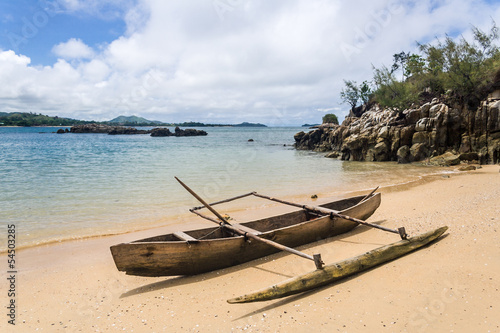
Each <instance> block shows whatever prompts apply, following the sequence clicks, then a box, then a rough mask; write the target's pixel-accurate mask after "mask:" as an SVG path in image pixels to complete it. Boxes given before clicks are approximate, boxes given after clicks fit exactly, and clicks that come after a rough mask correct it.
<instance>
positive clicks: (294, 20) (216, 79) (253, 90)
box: [0, 0, 500, 125]
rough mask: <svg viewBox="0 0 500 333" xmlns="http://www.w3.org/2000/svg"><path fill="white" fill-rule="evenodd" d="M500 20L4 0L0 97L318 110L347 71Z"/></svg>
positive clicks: (216, 109)
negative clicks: (436, 39)
mask: <svg viewBox="0 0 500 333" xmlns="http://www.w3.org/2000/svg"><path fill="white" fill-rule="evenodd" d="M492 19H493V20H495V21H496V22H500V1H486V0H484V1H481V0H473V1H466V0H423V1H397V0H373V1H361V0H353V1H340V0H286V1H285V0H275V1H266V0H191V1H186V0H169V1H165V0H101V1H99V0H85V1H81V0H31V1H30V0H17V1H14V0H3V1H2V2H0V26H1V28H0V111H3V112H14V111H22V112H37V113H38V112H40V113H43V114H49V115H58V116H63V117H71V118H78V119H86V120H91V119H94V120H108V119H112V118H114V117H116V116H118V115H139V116H143V117H146V118H148V119H157V120H162V121H167V122H181V121H202V122H207V123H239V122H242V121H249V122H261V123H265V124H268V125H301V124H303V123H317V122H320V121H321V118H322V116H323V115H324V114H325V113H335V114H337V116H339V118H340V119H343V117H344V116H345V115H346V114H347V113H348V109H349V106H348V105H342V104H340V97H339V93H340V90H341V89H342V86H343V80H344V79H347V80H356V81H358V82H362V81H363V80H370V79H371V77H372V65H374V66H376V67H379V66H381V65H383V64H385V65H387V66H390V65H391V64H392V55H393V54H395V53H399V52H401V51H406V52H408V51H410V52H417V47H416V42H417V41H419V42H428V41H433V40H434V39H435V37H436V36H443V35H444V34H446V33H448V34H451V35H456V36H459V35H464V36H466V37H467V36H468V35H469V34H470V27H471V25H475V26H477V27H479V28H481V29H483V30H488V29H489V28H490V26H491V20H492Z"/></svg>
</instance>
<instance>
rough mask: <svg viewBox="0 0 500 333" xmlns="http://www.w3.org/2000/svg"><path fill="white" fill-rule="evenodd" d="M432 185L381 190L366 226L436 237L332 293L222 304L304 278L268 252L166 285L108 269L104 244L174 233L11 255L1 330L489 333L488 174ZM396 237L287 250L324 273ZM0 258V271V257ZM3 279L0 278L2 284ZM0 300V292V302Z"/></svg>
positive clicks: (496, 323)
mask: <svg viewBox="0 0 500 333" xmlns="http://www.w3.org/2000/svg"><path fill="white" fill-rule="evenodd" d="M434 178H435V179H430V180H429V181H427V180H425V181H419V182H418V184H410V185H406V186H401V187H399V188H398V189H397V190H396V189H391V188H382V189H381V190H380V192H382V204H381V206H380V207H379V209H378V210H377V211H376V212H375V214H374V215H373V216H372V217H371V218H370V219H369V220H368V221H370V222H376V223H382V225H384V226H387V227H400V226H405V228H406V229H407V231H408V232H409V233H410V234H417V233H421V232H424V231H428V230H430V229H432V228H434V227H438V226H442V225H448V226H449V227H450V229H449V231H448V232H447V235H446V236H445V237H444V238H442V239H441V240H440V241H438V242H436V243H434V244H432V245H430V246H428V247H426V248H424V249H422V250H420V251H417V252H415V253H413V254H410V255H407V256H405V257H402V258H400V259H398V260H395V261H392V262H390V263H388V264H385V265H382V266H379V267H377V268H374V269H371V270H369V271H367V272H365V273H362V274H357V275H355V276H354V277H351V278H348V279H346V280H343V281H341V282H339V283H336V284H332V285H329V286H327V287H323V288H320V289H318V290H314V291H312V292H308V293H305V294H302V295H297V296H292V297H288V298H285V299H282V300H275V301H267V302H263V303H250V304H241V305H230V304H227V303H226V300H227V299H229V298H232V297H236V296H239V295H241V294H244V293H247V292H251V291H253V290H257V289H261V288H263V287H267V286H269V285H272V284H275V283H277V282H280V281H282V280H285V279H287V278H289V277H291V276H296V275H298V274H302V273H304V272H307V271H310V270H312V269H313V267H311V264H310V262H309V261H305V260H304V259H302V258H299V257H296V256H293V255H289V254H285V253H277V254H274V255H271V256H268V257H265V258H261V259H257V260H254V261H252V262H249V263H245V264H242V265H239V266H234V267H231V268H228V269H223V270H219V271H214V272H210V273H205V274H200V275H196V276H191V277H170V278H169V277H159V278H145V277H135V276H127V275H125V274H124V273H121V272H118V271H117V270H116V267H115V266H114V263H113V261H112V258H111V254H110V251H109V246H110V245H114V244H116V243H117V242H126V241H131V240H135V239H138V238H140V237H143V236H144V237H146V236H148V233H149V234H151V233H158V232H168V231H169V229H173V228H172V227H175V226H166V227H164V228H160V229H161V230H160V229H152V230H149V231H143V232H138V233H129V234H123V235H118V236H107V237H96V238H93V239H86V240H77V241H73V242H63V243H60V244H51V245H46V246H39V247H35V248H29V249H24V250H20V251H19V252H18V253H17V258H16V259H18V263H17V265H18V266H17V269H18V274H17V275H18V281H19V282H18V285H17V295H16V304H17V306H18V307H17V309H16V311H17V312H16V326H15V329H14V330H13V332H33V331H37V330H38V331H49V332H54V331H66V330H70V331H85V332H107V331H115V330H120V331H123V330H125V331H135V332H141V331H144V330H148V331H165V330H168V331H176V332H198V331H199V332H218V331H224V332H229V331H251V332H252V331H254V332H255V331H259V332H269V331H272V332H287V331H290V327H293V331H294V332H310V331H315V332H331V331H332V329H333V330H335V329H337V330H338V331H341V332H352V331H366V332H387V331H398V332H436V331H440V332H442V331H455V332H466V331H472V330H481V331H484V332H487V331H488V330H490V331H491V332H493V331H498V330H499V329H500V319H499V318H498V316H496V312H497V311H498V308H500V291H499V287H498V285H499V281H498V276H500V255H499V253H500V239H499V233H500V230H499V223H500V217H499V216H500V174H499V167H498V165H487V166H483V168H482V169H479V170H476V171H472V172H466V173H459V174H451V175H450V176H449V177H439V176H437V177H434ZM325 199H326V198H325ZM318 202H319V201H315V203H318ZM271 208H272V207H271ZM256 211H257V209H255V210H250V211H243V212H241V214H242V215H243V216H245V215H246V216H247V217H248V216H253V214H254V213H255V212H256ZM195 218H196V217H195ZM196 225H199V227H204V226H206V225H207V224H206V222H204V221H201V222H196V221H193V222H192V224H190V228H191V227H195V226H196ZM396 238H397V236H395V235H393V234H388V233H384V232H382V231H380V230H375V229H369V228H367V227H364V226H359V227H357V228H356V229H354V230H353V231H351V232H350V233H347V234H343V235H340V236H337V237H334V238H331V239H327V240H322V241H319V242H316V243H312V244H308V245H305V246H302V247H299V248H298V249H299V250H302V251H305V252H306V253H318V252H319V253H321V254H322V257H323V260H324V261H325V262H326V263H331V262H335V261H338V260H340V259H346V258H349V257H352V256H354V255H357V254H360V253H362V252H364V251H368V250H370V249H373V248H376V247H378V246H380V245H384V244H388V243H391V242H394V241H396V240H397V239H396ZM0 258H1V259H0V260H2V261H4V262H6V259H7V256H6V255H5V254H2V255H0ZM5 275H6V271H5V270H3V271H2V277H1V278H2V280H4V281H5V280H6V278H5ZM4 283H5V282H4ZM6 297H7V293H3V295H2V299H1V300H2V304H7V303H6V302H7V301H8V299H7V298H6ZM7 319H8V318H4V319H3V320H2V322H0V327H7V328H9V329H11V330H12V326H11V325H9V326H5V325H7Z"/></svg>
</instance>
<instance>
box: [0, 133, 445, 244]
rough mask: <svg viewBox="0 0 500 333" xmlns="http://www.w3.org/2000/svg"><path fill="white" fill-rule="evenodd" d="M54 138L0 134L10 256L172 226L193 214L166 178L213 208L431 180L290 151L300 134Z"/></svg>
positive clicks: (401, 169)
mask: <svg viewBox="0 0 500 333" xmlns="http://www.w3.org/2000/svg"><path fill="white" fill-rule="evenodd" d="M56 130H57V128H47V127H36V128H21V127H19V128H6V127H0V177H1V178H0V179H1V191H0V221H1V222H2V226H5V225H7V224H15V225H16V229H17V244H18V246H32V245H36V244H43V243H48V242H53V241H61V240H66V239H74V238H82V237H88V236H96V235H105V234H116V233H123V232H127V231H133V230H140V229H147V228H151V227H155V226H160V225H167V224H169V223H179V216H182V215H183V214H186V212H187V210H188V208H190V207H193V206H197V205H199V204H198V203H197V202H195V201H194V200H193V199H192V198H191V197H190V195H189V194H188V193H187V192H186V191H185V190H184V189H183V188H182V187H181V186H180V185H179V184H178V183H177V182H176V181H175V179H174V176H177V177H179V178H180V179H181V180H183V181H184V182H185V183H186V184H188V185H189V186H190V187H191V188H192V189H193V190H195V191H196V192H198V193H199V194H200V195H202V196H203V197H204V198H205V199H207V201H209V202H212V201H217V200H220V199H225V198H229V197H232V196H236V195H239V194H243V193H247V192H251V191H258V192H260V193H263V194H268V195H272V196H277V197H283V198H288V199H293V198H294V197H300V196H304V195H307V196H309V195H311V194H318V195H320V196H322V197H325V196H334V195H340V194H342V193H344V192H346V191H352V190H361V189H369V188H373V187H375V186H377V185H382V186H387V185H391V184H400V183H405V182H408V181H412V180H416V179H418V178H419V177H420V176H422V175H425V174H429V173H433V172H436V169H429V168H426V167H420V166H414V165H398V164H396V163H363V162H362V163H360V162H343V161H339V160H334V159H328V158H324V157H323V156H324V154H322V153H314V152H307V151H297V150H295V149H294V148H293V147H292V145H293V142H294V140H293V135H294V134H295V133H297V132H299V131H301V130H306V131H307V129H303V128H298V127H297V128H281V127H274V128H251V127H246V128H245V127H243V128H233V127H208V128H203V130H205V131H207V132H208V136H200V137H179V138H177V137H160V138H154V137H150V136H149V135H119V136H112V135H106V134H54V133H52V132H55V131H56ZM249 139H253V140H254V142H248V140H249ZM174 221H175V222H174ZM3 234H5V232H4V233H3ZM1 239H2V243H3V244H5V243H4V242H3V236H2V238H1ZM0 251H5V245H2V248H1V249H0Z"/></svg>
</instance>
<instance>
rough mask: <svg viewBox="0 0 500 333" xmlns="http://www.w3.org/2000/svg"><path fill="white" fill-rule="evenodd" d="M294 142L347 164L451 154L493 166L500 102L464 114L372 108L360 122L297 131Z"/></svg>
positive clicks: (497, 157)
mask: <svg viewBox="0 0 500 333" xmlns="http://www.w3.org/2000/svg"><path fill="white" fill-rule="evenodd" d="M294 139H295V147H296V148H297V149H301V150H315V151H319V152H327V151H333V152H337V153H338V154H340V158H341V159H342V160H350V161H398V162H400V163H409V162H414V161H422V160H425V159H429V158H431V157H435V156H438V155H442V154H444V153H445V152H447V151H455V152H456V153H457V154H462V155H464V154H472V155H471V156H477V159H478V160H479V161H480V162H481V163H498V162H499V161H500V100H487V101H483V102H482V104H481V106H480V107H479V108H478V109H477V110H468V109H467V108H463V107H456V106H454V107H452V106H449V105H447V104H445V103H441V102H439V101H438V100H437V99H434V100H433V101H432V102H430V103H426V104H424V105H422V106H420V107H418V108H415V109H409V110H404V111H403V112H402V113H400V112H398V111H396V110H393V109H380V107H379V106H377V105H374V106H372V107H371V108H370V109H368V110H366V111H365V112H364V113H362V114H361V116H359V117H355V116H354V114H352V113H351V116H350V117H346V119H345V120H344V122H343V123H342V124H341V125H337V126H333V127H332V126H328V127H326V126H325V127H323V126H320V128H318V129H316V130H313V131H310V132H309V133H305V132H299V133H297V134H295V136H294ZM462 155H461V156H462ZM471 159H472V158H471Z"/></svg>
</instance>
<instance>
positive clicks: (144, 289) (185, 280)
mask: <svg viewBox="0 0 500 333" xmlns="http://www.w3.org/2000/svg"><path fill="white" fill-rule="evenodd" d="M383 222H385V220H380V221H376V222H371V223H373V224H381V223H383ZM369 229H371V228H370V227H368V226H364V225H360V226H358V227H356V228H355V229H353V230H352V231H350V232H347V233H345V234H342V235H338V236H334V237H330V238H326V239H322V240H319V241H317V242H314V243H309V244H305V245H302V246H300V247H297V249H298V250H300V251H304V250H307V249H310V248H312V247H315V246H320V245H325V244H329V243H331V242H336V241H342V242H349V243H357V244H359V242H352V241H346V240H344V239H345V238H347V237H352V236H355V235H357V234H360V233H362V232H365V231H368V230H369ZM371 245H378V246H381V245H384V244H376V243H372V244H371ZM287 255H290V253H287V252H278V253H274V254H271V255H269V256H266V257H263V258H259V259H255V260H252V261H249V262H247V263H243V264H240V265H237V266H233V267H228V268H224V269H220V270H216V271H213V272H208V273H203V274H198V275H193V276H176V277H169V278H167V279H166V280H164V281H159V282H154V283H149V284H146V285H143V286H141V287H138V288H135V289H132V290H129V291H127V292H125V293H123V294H122V295H121V296H120V298H126V297H131V296H134V295H139V294H144V293H149V292H153V291H157V290H162V289H168V288H173V287H178V286H182V285H187V284H191V283H198V282H201V281H206V280H211V279H214V278H218V277H221V276H224V275H227V274H232V273H234V272H237V271H239V270H244V269H248V268H255V269H258V270H262V271H265V272H268V273H273V274H276V275H279V276H283V277H285V278H291V277H292V276H290V275H286V274H283V273H280V272H274V271H271V270H268V269H265V268H262V267H259V265H260V264H262V263H265V262H268V261H273V260H277V259H280V258H282V257H284V256H287ZM313 268H314V265H313V264H311V269H313Z"/></svg>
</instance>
